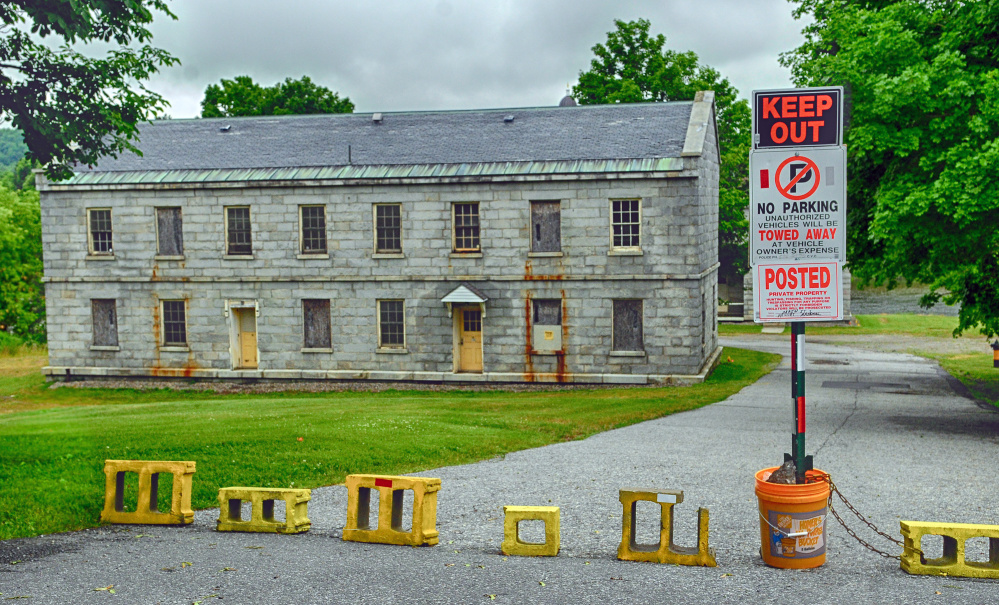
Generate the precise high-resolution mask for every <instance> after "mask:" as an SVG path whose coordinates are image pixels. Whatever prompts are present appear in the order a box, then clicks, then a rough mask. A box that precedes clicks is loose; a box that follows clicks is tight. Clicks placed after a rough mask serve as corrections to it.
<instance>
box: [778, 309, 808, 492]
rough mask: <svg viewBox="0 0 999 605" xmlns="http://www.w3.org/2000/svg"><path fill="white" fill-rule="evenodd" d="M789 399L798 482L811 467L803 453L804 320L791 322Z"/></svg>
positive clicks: (793, 452) (802, 479) (792, 447)
mask: <svg viewBox="0 0 999 605" xmlns="http://www.w3.org/2000/svg"><path fill="white" fill-rule="evenodd" d="M791 400H792V402H793V406H794V430H793V434H794V437H793V438H792V440H791V455H790V456H785V458H791V459H792V460H794V466H795V469H796V471H795V473H796V476H797V477H796V478H797V480H798V483H804V481H805V472H806V471H808V470H810V469H811V468H812V457H811V456H806V455H805V322H803V321H795V322H791Z"/></svg>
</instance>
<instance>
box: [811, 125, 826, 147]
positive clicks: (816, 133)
mask: <svg viewBox="0 0 999 605" xmlns="http://www.w3.org/2000/svg"><path fill="white" fill-rule="evenodd" d="M825 123H826V122H825V120H822V121H809V122H808V125H809V126H810V127H811V128H812V142H813V143H818V142H819V128H821V127H822V126H824V125H825Z"/></svg>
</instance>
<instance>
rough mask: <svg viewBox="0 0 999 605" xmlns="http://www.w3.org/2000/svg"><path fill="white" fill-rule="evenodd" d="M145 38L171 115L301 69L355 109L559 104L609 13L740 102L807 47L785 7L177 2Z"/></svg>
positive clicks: (757, 0)
mask: <svg viewBox="0 0 999 605" xmlns="http://www.w3.org/2000/svg"><path fill="white" fill-rule="evenodd" d="M171 6H172V7H173V11H174V12H175V13H176V15H177V17H178V20H176V21H172V20H170V19H169V18H165V17H163V16H162V15H158V17H157V19H156V21H155V22H154V24H153V27H152V30H153V33H154V39H153V44H154V45H156V46H159V47H161V48H165V49H167V50H168V51H170V52H171V53H172V54H173V55H174V56H176V57H177V58H179V59H180V60H181V63H182V65H181V66H180V67H173V68H168V69H166V70H165V71H164V73H162V74H159V75H157V76H155V77H154V78H153V79H152V80H151V82H150V88H152V89H153V90H155V91H157V92H159V93H160V94H162V95H163V96H165V97H166V98H167V100H168V101H170V103H171V105H172V107H171V108H170V109H169V110H168V113H169V114H170V115H171V116H173V117H174V118H191V117H197V116H198V115H200V112H201V109H200V102H201V99H202V97H203V95H204V91H205V87H207V86H208V85H209V84H212V83H217V82H218V81H219V80H220V79H221V78H233V77H235V76H237V75H244V74H245V75H249V76H251V77H253V79H254V80H255V81H257V82H258V83H260V84H263V85H267V86H270V85H273V84H274V83H276V82H277V81H279V80H283V79H284V78H286V77H293V78H299V77H301V76H303V75H308V76H309V77H311V78H312V80H313V81H315V82H317V83H319V84H321V85H323V86H326V87H327V88H330V89H331V90H334V91H336V92H338V93H339V94H340V96H341V97H343V96H347V97H349V98H350V100H351V101H353V102H354V104H355V106H356V109H355V111H358V112H370V111H401V110H427V109H480V108H494V107H529V106H539V105H555V104H557V103H558V101H559V99H561V98H562V96H563V95H564V94H565V91H566V85H567V84H569V85H571V84H575V82H576V78H577V77H578V75H579V72H580V71H581V70H583V71H585V70H587V69H588V68H589V64H590V60H591V59H592V57H593V52H592V51H591V50H590V49H591V48H592V47H593V45H594V44H596V43H598V42H604V41H605V40H606V38H607V32H608V31H611V30H612V29H614V19H623V20H632V19H638V18H645V19H648V20H649V21H651V22H652V31H653V33H663V34H665V35H666V44H667V46H668V47H669V48H671V49H673V50H678V51H687V50H692V51H694V52H696V53H697V54H698V56H699V57H700V59H701V62H702V63H704V64H707V65H710V66H712V67H714V68H716V69H718V70H719V71H720V72H721V74H722V75H723V76H725V77H728V78H729V80H730V81H731V82H732V83H733V84H734V85H735V87H736V88H738V89H739V92H740V94H741V95H742V96H743V97H746V98H748V95H749V93H750V91H752V90H753V89H762V88H780V87H787V86H789V85H790V78H789V73H788V71H787V70H786V69H784V68H783V67H781V66H780V64H779V63H778V55H779V54H780V53H781V52H783V51H787V50H790V49H792V48H794V47H795V46H797V45H798V44H800V43H801V41H802V37H801V33H800V31H801V28H802V25H803V24H802V22H800V21H795V20H794V19H793V18H792V17H791V10H792V5H791V4H790V3H789V2H787V0H649V1H647V0H617V1H616V2H608V1H600V0H597V1H594V0H572V1H568V0H533V1H532V0H490V1H488V2H487V1H479V0H378V1H370V0H368V1H364V0H360V1H359V0H350V1H347V0H297V1H295V2H278V1H276V0H275V1H272V0H210V1H205V0H173V1H172V2H171Z"/></svg>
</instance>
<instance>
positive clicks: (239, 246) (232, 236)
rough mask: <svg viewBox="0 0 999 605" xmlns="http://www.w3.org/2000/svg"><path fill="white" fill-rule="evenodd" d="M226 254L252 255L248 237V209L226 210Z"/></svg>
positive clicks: (250, 242) (250, 241) (251, 243)
mask: <svg viewBox="0 0 999 605" xmlns="http://www.w3.org/2000/svg"><path fill="white" fill-rule="evenodd" d="M226 226H227V229H226V238H227V241H226V254H232V255H248V254H253V242H252V239H251V235H250V209H249V208H247V207H240V208H226Z"/></svg>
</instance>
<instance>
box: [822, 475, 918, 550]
mask: <svg viewBox="0 0 999 605" xmlns="http://www.w3.org/2000/svg"><path fill="white" fill-rule="evenodd" d="M816 479H818V480H819V481H825V482H827V483H829V500H828V502H827V504H828V506H829V512H831V513H832V515H833V517H835V518H836V521H838V522H839V524H840V525H842V526H843V529H845V530H846V533H848V534H849V535H850V536H852V537H853V539H854V540H856V541H857V542H860V544H861V545H862V546H864V547H865V548H867V549H868V550H870V551H871V552H874V553H877V554H879V555H881V556H882V557H884V558H886V559H895V560H900V559H901V558H902V557H901V555H893V554H889V553H886V552H884V551H882V550H879V549H877V548H875V547H874V546H871V545H870V544H868V543H867V541H865V540H864V539H863V538H861V537H860V536H858V535H857V532H855V531H853V530H852V529H850V528H849V527H847V525H846V521H844V520H843V518H842V517H840V516H839V513H837V512H836V509H835V508H833V494H834V493H835V494H836V496H838V497H839V499H840V500H842V501H843V504H845V505H846V507H847V508H848V509H850V512H852V513H853V514H854V515H856V517H857V518H858V519H860V521H861V522H863V523H864V525H866V526H867V527H869V528H871V530H873V531H874V532H875V533H876V534H878V535H879V536H882V537H884V538H887V539H888V540H889V541H891V542H894V543H895V544H897V545H899V546H902V547H903V548H904V547H905V545H904V544H903V543H902V541H901V540H897V539H895V538H894V537H892V536H889V535H888V534H886V533H885V532H883V531H881V530H880V529H878V528H877V526H876V525H874V524H873V523H871V522H870V521H869V520H868V519H867V517H865V516H864V515H863V514H862V513H861V512H860V511H859V510H857V509H856V508H855V507H854V506H853V505H852V504H850V501H849V500H847V499H846V496H844V495H843V492H841V491H839V488H837V487H836V484H835V483H833V480H832V477H830V476H829V475H820V476H818V477H816ZM916 552H919V551H918V550H917V551H916ZM919 554H920V556H922V554H923V553H922V552H919Z"/></svg>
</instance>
